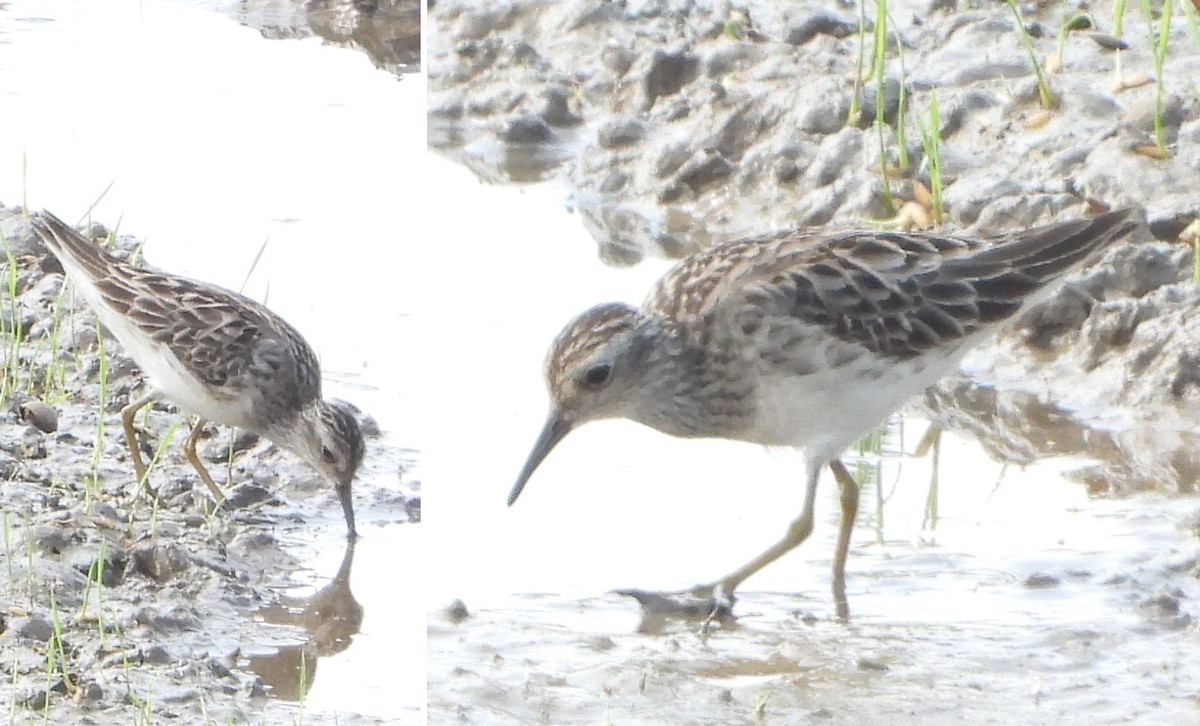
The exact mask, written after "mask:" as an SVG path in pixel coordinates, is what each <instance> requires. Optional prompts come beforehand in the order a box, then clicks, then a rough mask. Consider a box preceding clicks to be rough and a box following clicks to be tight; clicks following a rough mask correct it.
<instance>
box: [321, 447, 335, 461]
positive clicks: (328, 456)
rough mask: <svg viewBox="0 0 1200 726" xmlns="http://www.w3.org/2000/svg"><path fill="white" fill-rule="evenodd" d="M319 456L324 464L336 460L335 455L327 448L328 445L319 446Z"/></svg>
mask: <svg viewBox="0 0 1200 726" xmlns="http://www.w3.org/2000/svg"><path fill="white" fill-rule="evenodd" d="M321 458H322V459H324V460H325V463H326V464H332V463H333V462H335V461H337V456H336V455H335V454H334V453H333V452H332V451H330V450H329V447H328V446H322V447H321Z"/></svg>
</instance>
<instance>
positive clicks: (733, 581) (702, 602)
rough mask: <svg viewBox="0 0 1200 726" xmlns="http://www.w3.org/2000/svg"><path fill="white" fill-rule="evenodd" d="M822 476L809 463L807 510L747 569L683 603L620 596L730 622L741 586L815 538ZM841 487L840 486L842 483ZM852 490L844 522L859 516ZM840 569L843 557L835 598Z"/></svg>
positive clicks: (659, 610) (645, 595)
mask: <svg viewBox="0 0 1200 726" xmlns="http://www.w3.org/2000/svg"><path fill="white" fill-rule="evenodd" d="M835 462H836V464H837V466H839V467H841V470H842V472H844V473H845V474H846V476H847V477H849V476H850V474H849V472H847V471H846V467H845V466H842V464H841V462H840V461H836V460H835ZM833 465H834V464H833V463H831V464H830V466H831V468H832V467H833ZM820 473H821V462H820V461H813V462H809V465H808V482H807V487H806V488H805V492H804V510H803V511H802V512H801V513H800V516H799V517H797V518H796V519H795V520H793V521H792V523H791V524H789V525H788V528H787V532H785V533H784V535H783V538H782V539H780V540H779V541H778V542H776V543H775V544H773V545H771V546H770V547H768V548H767V549H766V551H764V552H763V553H762V554H760V555H759V556H758V557H755V558H754V559H752V560H750V561H749V562H747V563H746V564H745V565H742V566H741V567H739V568H738V569H736V570H734V571H733V572H731V573H729V574H728V575H726V576H725V577H723V578H721V579H720V580H718V581H717V582H714V583H712V584H709V585H700V586H697V587H694V588H692V589H691V590H690V591H688V592H686V593H683V594H682V596H683V597H682V599H680V598H678V597H674V596H671V595H667V594H663V593H654V592H646V591H643V590H620V591H618V593H619V594H621V595H628V596H630V597H633V598H635V599H636V600H637V601H638V602H639V603H641V605H642V607H643V609H644V610H647V611H650V612H653V613H655V614H674V615H680V616H684V617H694V616H695V615H697V614H698V613H701V612H702V613H703V614H704V615H706V616H707V619H710V620H711V619H713V618H714V617H716V618H718V619H726V618H728V617H729V616H731V614H732V610H733V601H734V597H733V591H734V590H736V589H737V587H738V585H741V584H742V582H743V581H744V580H745V579H746V578H748V577H750V576H751V575H753V574H754V573H756V572H758V571H759V570H761V569H762V568H764V567H766V566H767V565H769V564H771V563H772V562H774V561H775V560H777V559H779V558H780V557H782V556H784V555H785V554H787V553H788V552H791V551H792V550H794V549H795V548H796V547H798V546H800V544H801V543H802V542H804V540H806V539H808V536H809V535H810V534H812V531H813V509H814V505H815V501H816V495H817V479H818V477H819V476H820ZM834 475H835V476H839V477H840V475H839V474H838V472H837V470H836V469H835V470H834ZM849 481H850V483H851V484H853V483H854V480H853V479H850V480H849ZM839 484H841V481H840V479H839ZM852 488H853V495H852V496H851V495H848V494H847V492H846V489H847V487H845V486H843V487H842V490H843V491H842V516H843V520H844V519H845V516H846V512H847V511H851V512H856V511H857V509H858V488H857V486H854V487H852ZM851 516H853V515H851ZM842 526H843V530H844V532H843V535H842V537H844V539H845V540H846V543H847V546H848V544H849V540H850V537H849V532H848V530H846V527H847V526H848V525H846V524H845V521H843V524H842ZM840 546H841V538H839V547H840ZM839 565H840V566H842V567H844V566H845V557H844V556H843V557H841V558H840V560H839V559H835V560H834V573H835V584H834V593H835V598H836V595H837V587H838V585H837V581H836V580H837V572H838V567H839ZM841 588H842V591H843V592H842V599H843V600H844V599H845V592H844V591H845V581H844V577H843V578H842V583H841ZM838 612H839V614H840V613H841V609H840V608H839V611H838Z"/></svg>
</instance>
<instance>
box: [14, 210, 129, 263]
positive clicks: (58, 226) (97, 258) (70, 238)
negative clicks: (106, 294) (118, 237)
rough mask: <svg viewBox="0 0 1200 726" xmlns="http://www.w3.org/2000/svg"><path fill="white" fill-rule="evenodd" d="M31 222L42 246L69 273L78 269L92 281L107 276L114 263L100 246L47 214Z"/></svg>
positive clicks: (39, 215)
mask: <svg viewBox="0 0 1200 726" xmlns="http://www.w3.org/2000/svg"><path fill="white" fill-rule="evenodd" d="M32 222H33V229H34V231H35V232H37V235H38V237H39V238H40V239H41V240H42V244H44V245H46V249H48V250H50V252H52V253H53V254H54V256H55V257H57V258H58V260H59V262H61V263H62V264H63V267H65V268H67V272H68V273H70V272H72V271H74V270H75V269H78V270H79V271H80V272H83V273H85V274H87V275H88V276H89V277H91V278H92V279H100V278H102V277H104V276H105V274H106V273H107V271H108V270H109V268H110V266H111V260H108V259H107V257H108V253H106V252H105V251H104V249H103V248H101V247H100V245H98V244H96V243H95V242H93V241H92V240H90V239H88V238H87V237H84V236H83V235H82V234H80V233H79V232H77V231H76V230H75V228H74V227H72V226H71V225H69V224H67V223H66V222H64V221H62V220H61V219H59V218H58V217H56V216H54V215H53V214H51V213H50V212H47V211H45V210H42V211H41V212H39V213H38V214H35V215H34V216H33V219H32Z"/></svg>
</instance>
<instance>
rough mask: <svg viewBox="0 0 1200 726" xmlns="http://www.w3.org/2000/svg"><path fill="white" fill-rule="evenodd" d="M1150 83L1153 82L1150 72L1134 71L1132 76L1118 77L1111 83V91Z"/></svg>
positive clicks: (1115, 91)
mask: <svg viewBox="0 0 1200 726" xmlns="http://www.w3.org/2000/svg"><path fill="white" fill-rule="evenodd" d="M1151 83H1154V77H1153V76H1151V75H1150V74H1148V73H1135V74H1133V75H1132V76H1128V77H1126V78H1121V79H1118V80H1117V82H1116V84H1115V85H1113V93H1120V92H1121V91H1128V90H1129V89H1131V88H1141V87H1142V86H1148V85H1150V84H1151Z"/></svg>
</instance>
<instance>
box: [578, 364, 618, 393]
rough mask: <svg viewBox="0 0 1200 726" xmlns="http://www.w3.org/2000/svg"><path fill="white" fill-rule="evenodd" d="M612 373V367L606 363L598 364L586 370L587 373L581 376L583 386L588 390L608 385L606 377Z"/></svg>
mask: <svg viewBox="0 0 1200 726" xmlns="http://www.w3.org/2000/svg"><path fill="white" fill-rule="evenodd" d="M611 373H612V366H611V365H609V364H608V363H599V364H597V365H594V366H592V367H591V368H588V369H587V373H584V374H583V385H585V386H587V387H588V388H599V387H601V386H603V385H604V384H605V383H608V377H609V375H610V374H611Z"/></svg>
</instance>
